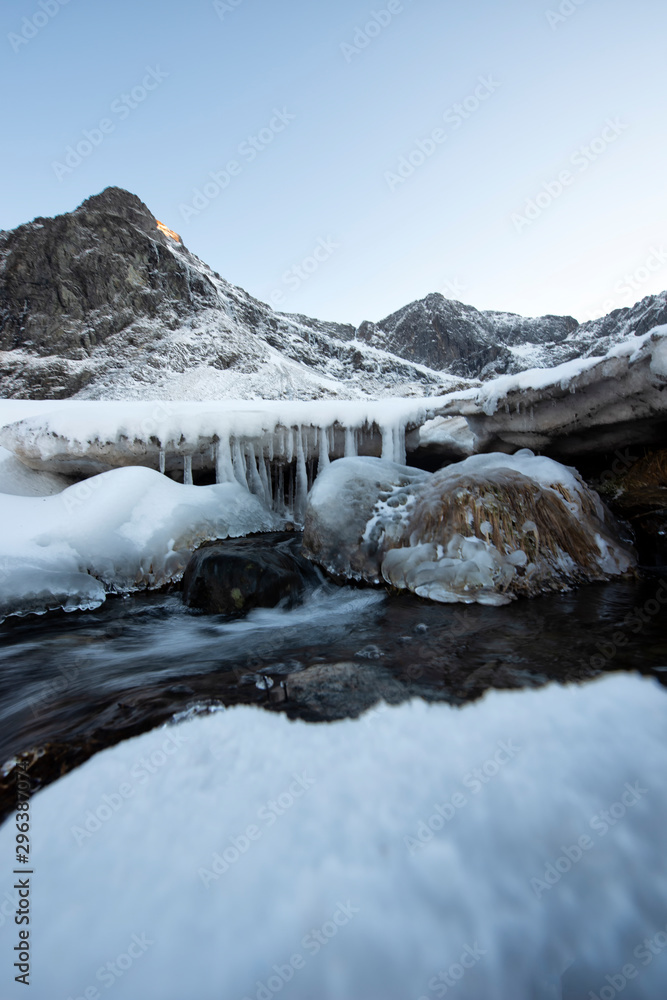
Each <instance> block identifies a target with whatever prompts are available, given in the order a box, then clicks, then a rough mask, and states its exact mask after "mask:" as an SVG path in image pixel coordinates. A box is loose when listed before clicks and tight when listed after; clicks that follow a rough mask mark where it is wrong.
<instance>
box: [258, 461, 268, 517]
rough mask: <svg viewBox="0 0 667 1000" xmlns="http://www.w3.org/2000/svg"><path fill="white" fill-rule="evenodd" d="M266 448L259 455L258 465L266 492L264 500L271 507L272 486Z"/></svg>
mask: <svg viewBox="0 0 667 1000" xmlns="http://www.w3.org/2000/svg"><path fill="white" fill-rule="evenodd" d="M263 452H264V449H262V453H261V454H260V455H259V456H258V460H257V465H258V468H259V478H260V482H261V484H262V490H263V492H264V501H265V503H266V505H267V507H271V486H270V485H269V477H268V476H267V474H266V459H265V458H264V454H263Z"/></svg>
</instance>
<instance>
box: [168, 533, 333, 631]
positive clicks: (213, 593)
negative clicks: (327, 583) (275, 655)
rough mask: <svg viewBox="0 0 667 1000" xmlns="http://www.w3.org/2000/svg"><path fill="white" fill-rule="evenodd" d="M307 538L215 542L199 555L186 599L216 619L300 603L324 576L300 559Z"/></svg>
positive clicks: (188, 576) (186, 580) (191, 566)
mask: <svg viewBox="0 0 667 1000" xmlns="http://www.w3.org/2000/svg"><path fill="white" fill-rule="evenodd" d="M300 549H301V535H300V534H295V533H294V532H291V533H290V532H272V533H270V534H267V535H262V536H260V537H250V538H239V539H233V540H228V541H223V542H213V543H210V544H208V545H204V546H202V548H200V549H198V550H197V552H195V553H194V555H193V556H192V558H191V559H190V562H189V563H188V565H187V567H186V570H185V574H184V576H183V600H184V601H185V603H186V604H188V605H189V606H190V607H191V608H201V609H203V610H204V611H209V612H211V613H212V614H245V613H246V612H247V611H250V610H251V608H257V607H261V608H273V607H275V606H276V604H279V603H280V602H281V601H285V602H286V603H287V604H288V605H289V606H291V605H294V604H296V603H298V602H299V601H300V600H301V598H302V596H303V594H304V592H305V590H306V588H307V587H308V586H311V587H312V586H317V585H318V584H319V583H320V582H321V579H322V578H321V576H320V574H319V573H318V571H317V570H316V569H315V567H314V566H313V564H312V563H310V562H308V560H307V559H304V558H303V556H301V554H300Z"/></svg>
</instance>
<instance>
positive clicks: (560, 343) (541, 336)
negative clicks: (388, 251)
mask: <svg viewBox="0 0 667 1000" xmlns="http://www.w3.org/2000/svg"><path fill="white" fill-rule="evenodd" d="M665 323H667V292H661V293H660V294H659V295H649V296H647V297H646V298H645V299H642V301H641V302H638V303H636V305H634V306H632V307H631V308H626V309H616V310H614V312H612V313H610V314H609V315H608V316H604V317H602V318H601V319H596V320H592V321H589V322H587V323H581V324H580V323H578V322H577V320H576V319H574V317H573V316H540V317H538V318H536V319H527V318H526V317H524V316H517V315H516V314H514V313H503V312H480V310H479V309H475V308H474V306H468V305H464V304H463V303H462V302H454V301H451V300H449V299H445V298H443V296H442V295H439V294H434V295H427V296H426V298H425V299H421V300H420V301H419V302H411V303H410V305H407V306H404V308H403V309H399V310H398V312H395V313H392V315H391V316H388V317H387V318H386V319H383V320H381V321H380V322H379V323H368V322H367V323H362V325H361V326H360V327H359V330H358V331H357V336H358V337H359V338H360V339H362V340H364V341H365V342H366V343H368V344H371V345H373V346H374V347H380V348H382V349H383V350H386V351H390V352H392V353H394V354H398V355H399V356H400V357H402V358H406V359H408V360H410V361H414V362H416V363H419V364H423V365H428V366H429V367H431V368H435V369H445V370H446V371H449V372H451V373H452V374H454V375H460V376H462V377H466V378H480V379H482V380H486V379H488V378H494V377H495V376H496V375H505V374H509V375H513V374H516V373H518V372H521V371H525V370H526V369H528V368H552V367H555V366H556V365H560V364H563V363H564V362H565V361H573V360H574V359H575V358H588V357H591V356H593V355H595V356H599V357H602V356H604V355H605V354H606V353H607V351H608V350H609V348H610V347H613V346H614V345H615V344H618V343H621V342H622V341H624V340H627V338H628V337H630V336H632V335H633V334H636V335H637V336H639V335H640V334H644V333H648V331H649V330H651V329H653V328H654V327H656V326H661V325H664V324H665Z"/></svg>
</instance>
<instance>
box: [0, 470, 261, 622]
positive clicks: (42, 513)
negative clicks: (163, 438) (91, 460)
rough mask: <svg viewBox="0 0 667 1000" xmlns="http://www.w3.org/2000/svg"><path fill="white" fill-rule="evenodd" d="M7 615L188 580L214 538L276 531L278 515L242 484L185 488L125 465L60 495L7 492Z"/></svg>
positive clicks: (1, 576) (0, 604)
mask: <svg viewBox="0 0 667 1000" xmlns="http://www.w3.org/2000/svg"><path fill="white" fill-rule="evenodd" d="M0 520H1V521H2V524H3V525H5V531H4V532H3V534H2V538H1V540H0V616H4V615H7V614H26V613H29V612H43V611H47V610H49V609H52V608H59V607H65V608H66V610H74V609H76V608H90V607H96V606H97V605H99V604H101V603H102V601H103V600H104V598H105V593H106V592H107V591H131V590H136V589H142V588H150V587H159V586H162V585H164V584H165V583H168V582H170V581H173V580H178V579H179V578H180V576H181V574H182V573H183V570H184V568H185V566H186V564H187V562H188V559H189V558H190V555H191V553H192V551H193V550H194V549H195V548H196V547H197V546H198V545H200V544H201V543H202V542H204V541H207V540H208V539H213V538H225V537H227V536H238V535H245V534H248V533H250V532H253V531H270V530H272V529H274V528H276V527H278V526H279V518H278V517H277V515H275V514H273V513H272V512H271V511H269V510H268V509H267V508H266V507H265V506H264V505H263V504H262V503H261V501H260V500H259V499H258V498H257V497H254V496H251V495H250V494H249V493H248V492H247V490H245V489H243V487H241V486H240V485H239V484H238V483H222V484H220V485H217V486H182V485H181V484H179V483H174V482H173V481H172V480H170V479H168V478H167V477H166V476H161V475H160V474H159V473H158V472H154V471H152V470H151V469H143V468H128V469H115V470H113V471H112V472H106V473H103V474H102V475H100V476H95V477H93V478H92V479H89V480H86V482H84V483H79V484H77V485H76V486H70V487H69V488H68V489H66V490H64V491H63V492H62V493H60V494H58V495H57V496H47V497H18V496H10V495H7V494H2V495H0Z"/></svg>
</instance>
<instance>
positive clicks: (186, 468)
mask: <svg viewBox="0 0 667 1000" xmlns="http://www.w3.org/2000/svg"><path fill="white" fill-rule="evenodd" d="M183 485H184V486H192V455H185V456H184V458H183Z"/></svg>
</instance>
